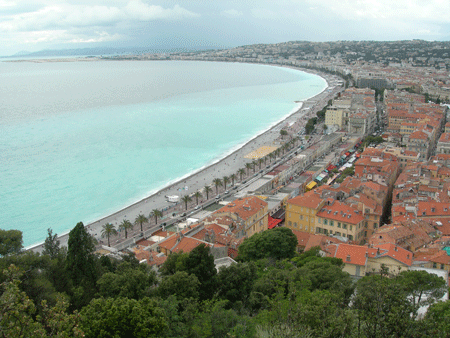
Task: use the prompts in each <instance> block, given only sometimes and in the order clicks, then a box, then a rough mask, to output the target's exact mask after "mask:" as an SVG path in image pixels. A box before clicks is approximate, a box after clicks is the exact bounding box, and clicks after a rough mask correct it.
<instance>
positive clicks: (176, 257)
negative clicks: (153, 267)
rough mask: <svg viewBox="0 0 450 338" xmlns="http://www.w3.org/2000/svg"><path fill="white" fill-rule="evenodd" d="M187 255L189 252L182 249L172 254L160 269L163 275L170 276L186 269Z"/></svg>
mask: <svg viewBox="0 0 450 338" xmlns="http://www.w3.org/2000/svg"><path fill="white" fill-rule="evenodd" d="M187 257H188V254H187V253H184V252H182V251H181V252H174V253H172V254H170V255H169V257H167V259H166V261H165V262H164V264H163V265H162V266H161V269H160V270H159V271H160V273H161V275H163V276H169V275H173V274H174V273H175V272H177V271H186V266H185V261H186V259H187Z"/></svg>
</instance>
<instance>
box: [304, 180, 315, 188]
mask: <svg viewBox="0 0 450 338" xmlns="http://www.w3.org/2000/svg"><path fill="white" fill-rule="evenodd" d="M316 185H317V183H316V182H314V181H312V182H309V183H308V185H307V186H306V189H312V188H314V187H315V186H316Z"/></svg>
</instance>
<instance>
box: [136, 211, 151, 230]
mask: <svg viewBox="0 0 450 338" xmlns="http://www.w3.org/2000/svg"><path fill="white" fill-rule="evenodd" d="M146 222H148V218H147V217H145V216H144V215H142V214H139V215H138V216H137V217H136V219H135V220H134V224H140V225H141V232H142V223H146Z"/></svg>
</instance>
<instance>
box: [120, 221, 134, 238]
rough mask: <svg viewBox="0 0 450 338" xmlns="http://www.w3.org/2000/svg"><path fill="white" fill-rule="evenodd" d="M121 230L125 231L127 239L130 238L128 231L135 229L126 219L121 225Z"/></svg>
mask: <svg viewBox="0 0 450 338" xmlns="http://www.w3.org/2000/svg"><path fill="white" fill-rule="evenodd" d="M119 229H123V230H124V231H125V238H128V229H130V230H131V229H133V223H131V222H130V221H129V220H127V219H124V220H123V221H122V223H120V224H119Z"/></svg>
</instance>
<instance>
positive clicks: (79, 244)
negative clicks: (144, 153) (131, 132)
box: [0, 223, 450, 338]
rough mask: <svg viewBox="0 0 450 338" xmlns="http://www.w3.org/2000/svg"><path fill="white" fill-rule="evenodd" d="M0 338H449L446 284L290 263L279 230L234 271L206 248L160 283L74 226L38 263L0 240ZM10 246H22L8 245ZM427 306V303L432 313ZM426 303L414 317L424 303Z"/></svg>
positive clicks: (338, 264)
mask: <svg viewBox="0 0 450 338" xmlns="http://www.w3.org/2000/svg"><path fill="white" fill-rule="evenodd" d="M1 234H2V235H3V236H5V237H7V238H6V239H3V238H2V240H3V241H2V243H9V244H7V245H5V252H8V253H7V254H4V255H3V257H2V258H1V259H0V271H2V273H1V275H0V283H1V284H0V287H1V295H0V336H1V337H81V336H85V337H192V338H197V337H205V338H206V337H218V338H222V337H249V338H250V337H361V338H365V337H367V338H369V337H370V338H372V337H374V338H375V337H380V338H382V337H383V338H384V337H448V336H449V334H450V321H449V320H448V319H449V318H450V302H448V301H447V302H437V303H436V300H437V299H440V298H441V297H442V295H443V293H444V292H445V291H446V286H445V282H444V280H443V279H441V278H439V277H437V276H435V275H430V274H428V273H426V272H423V271H406V272H402V273H401V274H399V275H397V276H387V275H386V274H379V275H371V276H366V277H363V278H361V279H359V280H358V281H354V280H353V279H352V278H351V277H350V275H349V274H347V273H346V272H343V271H342V268H343V262H342V261H341V260H340V259H335V258H327V257H321V256H320V255H319V249H318V248H314V249H312V250H310V251H308V252H305V253H302V254H297V253H295V248H296V238H295V236H293V235H292V232H291V231H290V230H289V229H286V228H277V229H274V230H268V231H266V232H263V233H261V234H257V235H254V236H252V237H250V238H249V239H247V240H245V241H244V242H243V244H242V245H241V247H240V249H239V255H240V256H241V257H240V259H239V263H237V264H234V265H231V266H229V267H224V268H221V269H220V271H219V272H217V271H216V269H215V267H214V259H213V257H212V255H211V254H210V253H209V250H208V248H207V247H206V246H204V245H200V246H198V247H197V248H195V249H194V250H193V251H192V252H190V253H189V254H186V253H176V254H173V255H171V256H169V258H168V259H167V261H166V263H165V264H164V265H163V267H162V269H161V270H160V272H159V273H158V274H157V273H155V272H154V271H153V270H152V269H151V268H149V267H148V266H147V265H142V264H139V263H138V261H137V260H136V259H135V258H134V257H133V256H132V255H125V256H124V257H123V259H122V260H116V259H111V258H109V257H97V255H95V254H94V242H93V239H92V238H91V237H90V236H89V235H88V234H87V233H86V232H85V229H84V227H83V226H82V224H81V223H79V224H77V226H76V227H75V228H74V229H73V230H72V231H71V232H70V236H69V247H68V249H65V248H60V247H59V243H58V241H57V240H56V237H55V235H54V234H52V232H51V231H50V230H49V238H48V240H47V241H46V248H45V249H46V250H45V253H44V254H37V253H32V252H22V251H21V250H20V249H21V246H19V247H17V244H16V241H9V239H8V238H9V236H10V235H11V234H10V233H5V232H3V233H1ZM13 237H15V238H19V237H21V236H13ZM433 303H434V304H433ZM428 304H432V305H431V307H430V308H429V310H428V312H427V313H426V315H425V316H424V317H423V318H422V317H421V316H419V313H418V309H419V307H420V306H422V305H428Z"/></svg>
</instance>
